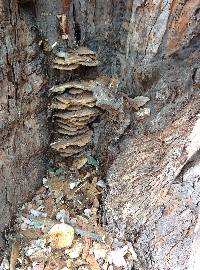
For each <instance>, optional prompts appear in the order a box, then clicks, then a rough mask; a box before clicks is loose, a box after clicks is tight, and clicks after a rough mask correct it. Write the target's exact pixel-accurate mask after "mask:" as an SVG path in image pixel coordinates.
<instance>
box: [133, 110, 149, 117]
mask: <svg viewBox="0 0 200 270" xmlns="http://www.w3.org/2000/svg"><path fill="white" fill-rule="evenodd" d="M150 114H151V110H150V108H142V109H140V110H139V111H138V112H136V113H135V116H136V118H137V119H142V118H144V117H147V116H150Z"/></svg>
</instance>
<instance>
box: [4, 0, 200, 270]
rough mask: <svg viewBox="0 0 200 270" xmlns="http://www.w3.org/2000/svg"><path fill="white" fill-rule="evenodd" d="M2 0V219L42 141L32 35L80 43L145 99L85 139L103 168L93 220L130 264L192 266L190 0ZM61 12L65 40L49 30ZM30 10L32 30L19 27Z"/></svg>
mask: <svg viewBox="0 0 200 270" xmlns="http://www.w3.org/2000/svg"><path fill="white" fill-rule="evenodd" d="M4 2H5V3H4V5H1V7H2V10H3V11H1V14H2V16H3V15H4V18H3V19H2V21H3V22H4V24H3V28H4V36H3V34H2V37H1V43H2V45H1V56H2V57H1V68H2V69H1V70H2V73H1V79H2V86H3V87H2V89H3V95H2V96H1V101H0V104H1V113H2V112H3V113H2V119H3V120H2V123H3V124H2V136H3V138H6V143H3V144H2V147H3V150H2V155H3V158H2V159H1V160H2V164H1V170H2V176H3V179H2V181H1V182H0V183H1V185H2V187H1V191H2V193H1V194H3V195H2V197H0V199H1V201H2V205H3V208H1V209H2V211H3V212H4V213H6V214H5V215H4V216H5V218H6V222H7V221H8V219H9V217H10V214H11V213H13V209H15V206H16V202H17V201H18V200H19V198H21V197H22V195H24V194H25V195H27V194H28V193H29V191H30V190H32V189H34V188H35V187H36V186H37V181H36V179H37V178H38V175H39V173H40V172H41V171H42V169H44V165H43V163H42V161H41V158H44V156H45V155H44V149H45V147H46V146H47V145H48V141H49V140H48V138H49V136H48V130H47V127H46V123H47V119H46V113H45V110H44V109H45V108H46V107H45V106H46V104H45V98H43V97H41V96H38V91H39V90H40V89H41V88H42V85H43V84H44V76H43V74H42V72H41V70H40V65H41V62H40V61H41V59H42V53H41V52H40V51H39V49H38V45H37V44H38V42H37V43H36V42H35V39H34V37H35V36H38V35H40V36H41V37H42V39H45V38H47V39H48V44H49V46H50V47H51V46H52V45H53V44H54V43H55V42H57V43H58V44H59V45H62V46H65V47H67V46H72V47H73V46H74V45H75V44H76V45H84V46H88V47H89V48H91V49H93V50H95V51H96V52H97V54H98V57H99V59H100V61H101V65H100V66H99V67H98V70H97V73H98V74H107V75H109V76H115V77H116V76H117V77H118V79H119V80H120V85H119V89H118V91H119V92H124V93H126V94H127V95H128V96H129V97H135V96H146V97H149V99H150V101H149V102H148V103H147V104H146V105H145V108H142V109H140V110H139V111H137V112H134V110H133V111H132V112H131V123H130V126H129V127H128V128H127V126H126V125H125V126H124V128H123V131H122V132H121V134H120V136H118V137H117V139H116V136H115V134H114V133H115V132H114V131H113V132H112V131H111V130H110V129H107V130H106V128H105V129H104V131H106V132H104V133H103V132H102V135H101V136H100V138H99V143H98V145H97V146H96V147H97V149H98V150H99V151H98V153H99V157H101V162H102V168H103V169H104V170H108V171H106V172H105V171H104V172H103V170H102V173H104V175H106V181H107V183H108V192H107V194H105V196H104V222H105V223H106V224H107V226H108V228H109V230H110V231H112V232H113V234H116V236H117V237H119V238H127V239H128V240H130V241H132V243H133V246H134V248H135V251H136V253H137V255H138V261H136V262H135V264H134V269H159V270H160V269H181V270H182V269H198V267H199V264H198V263H199V261H198V260H199V259H198V258H199V253H200V251H199V247H198V245H199V237H200V236H199V221H198V217H199V213H198V212H199V207H198V205H199V202H200V197H199V192H200V185H199V179H200V169H199V168H200V159H199V156H198V154H199V148H200V139H199V134H200V122H199V121H200V120H199V111H200V109H199V101H200V95H199V90H200V67H199V58H200V57H199V56H200V54H199V45H200V39H199V30H200V29H199V28H200V27H199V25H200V24H199V1H197V0H188V1H176V0H173V1H152V0H148V1H145V0H138V1H131V0H120V1H111V0H107V1H105V0H101V1H93V0H92V1H91V0H84V1H82V0H71V1H70V0H60V1H51V3H50V2H49V1H43V0H41V1H40V0H38V1H37V3H36V6H35V9H34V10H35V12H36V14H33V10H32V11H31V12H30V9H31V7H33V6H34V4H30V3H29V4H28V5H25V4H24V5H22V6H23V7H21V12H22V11H23V14H24V13H25V15H24V16H25V18H26V20H25V18H24V19H21V18H19V14H18V10H17V4H16V3H15V2H12V3H10V5H8V3H7V2H6V1H4ZM48 2H49V3H48ZM48 4H49V5H48ZM52 7H53V8H52ZM31 14H32V15H31ZM45 14H46V15H45ZM60 14H66V15H67V22H68V24H67V27H66V31H67V34H68V37H69V39H68V41H67V42H66V41H63V40H61V38H60V36H59V34H58V26H57V20H56V19H55V17H56V15H60ZM30 16H32V17H33V18H32V19H31V20H30V21H29V19H28V18H30ZM34 18H36V22H35V25H36V23H37V25H39V27H38V30H39V33H35V32H34V31H33V30H30V29H33V25H34ZM31 31H32V32H31ZM22 32H23V35H22ZM24 33H26V34H24ZM46 59H47V61H46V66H47V65H48V56H46ZM25 70H26V73H25V74H24V71H25ZM27 70H28V71H27ZM27 72H28V73H27ZM48 72H50V73H49V74H50V76H49V77H48V78H50V79H49V80H48V84H49V87H50V86H52V85H53V84H55V81H56V83H57V82H60V81H63V80H66V74H65V73H62V72H61V73H59V74H56V73H53V72H51V71H49V70H48ZM33 82H34V83H33ZM35 82H37V83H35ZM27 89H29V90H27ZM27 91H28V93H27ZM28 104H29V105H28ZM107 126H109V121H108V123H107ZM111 128H112V127H111ZM110 134H111V135H110ZM2 141H3V139H2ZM108 141H109V143H108ZM22 145H23V147H22ZM117 153H118V154H117ZM113 157H114V158H115V161H114V162H113V163H112V164H111V162H112V160H113ZM33 168H34V169H33ZM6 170H7V171H6ZM30 172H31V173H30ZM27 183H28V184H29V185H28V186H27ZM30 183H31V184H32V186H31V185H30ZM14 191H15V192H14ZM6 211H7V212H6ZM7 216H8V217H7ZM0 222H1V221H0ZM4 222H5V221H2V223H1V224H4Z"/></svg>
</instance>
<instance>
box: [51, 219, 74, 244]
mask: <svg viewBox="0 0 200 270" xmlns="http://www.w3.org/2000/svg"><path fill="white" fill-rule="evenodd" d="M48 235H49V241H50V242H51V246H52V247H53V248H56V249H61V248H66V247H70V246H71V245H72V242H73V240H74V229H73V228H72V227H71V226H70V225H67V224H64V223H62V224H56V225H54V226H53V227H52V228H51V230H50V231H49V232H48Z"/></svg>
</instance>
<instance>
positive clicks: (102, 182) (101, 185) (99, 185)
mask: <svg viewBox="0 0 200 270" xmlns="http://www.w3.org/2000/svg"><path fill="white" fill-rule="evenodd" d="M96 185H97V186H98V187H101V188H106V183H105V182H104V181H103V180H99V181H98V182H97V184H96Z"/></svg>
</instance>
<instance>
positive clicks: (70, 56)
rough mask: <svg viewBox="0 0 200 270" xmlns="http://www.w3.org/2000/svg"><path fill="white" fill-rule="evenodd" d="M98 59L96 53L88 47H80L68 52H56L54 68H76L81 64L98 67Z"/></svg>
mask: <svg viewBox="0 0 200 270" xmlns="http://www.w3.org/2000/svg"><path fill="white" fill-rule="evenodd" d="M97 65H98V60H97V57H96V53H95V52H93V51H91V50H90V49H88V48H86V47H79V48H78V49H75V50H70V51H67V52H63V51H59V52H56V57H55V59H54V60H53V68H55V69H60V70H74V69H77V68H79V67H80V66H88V67H96V66H97Z"/></svg>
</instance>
